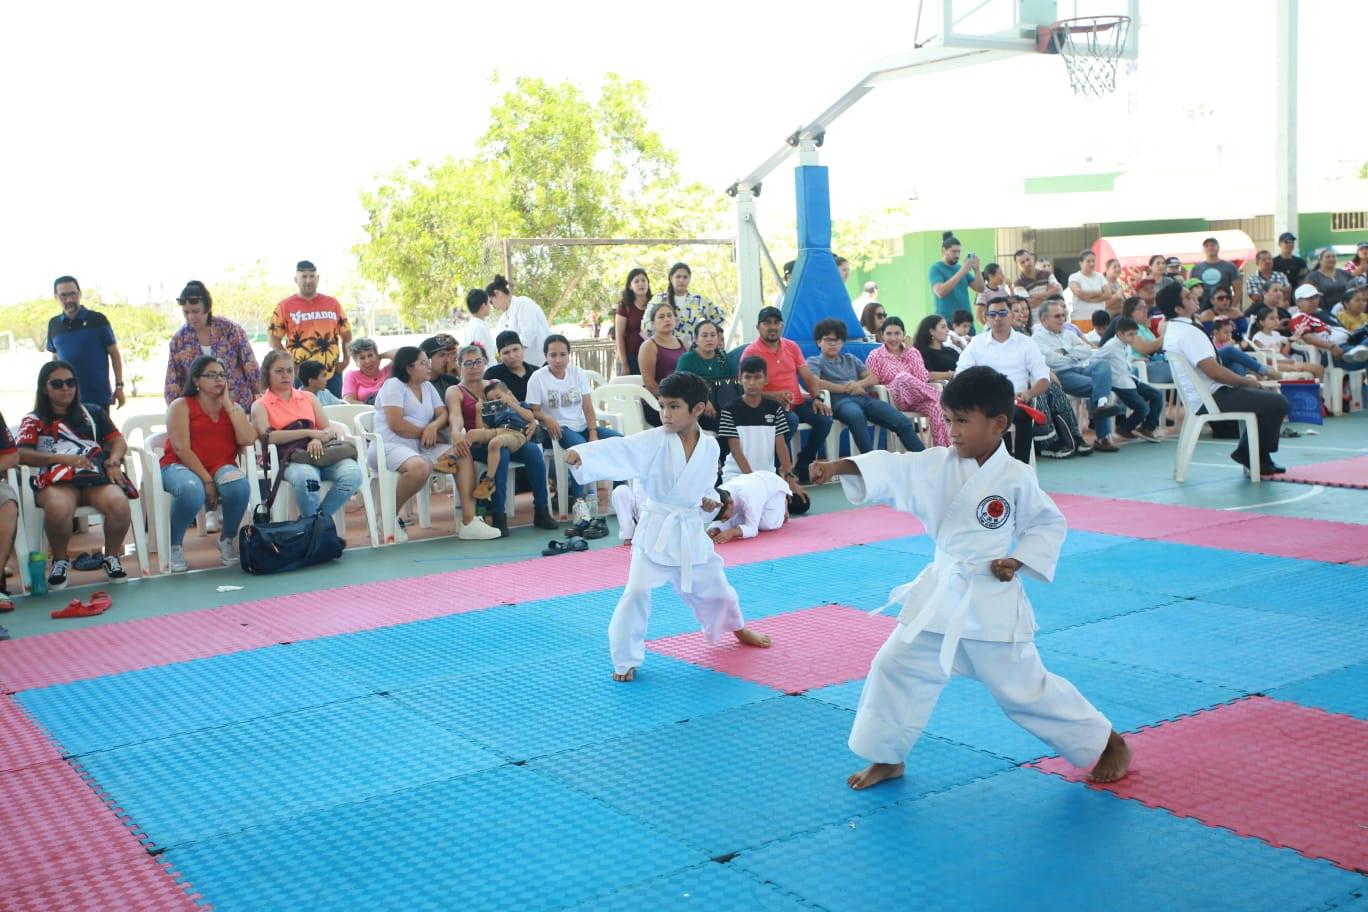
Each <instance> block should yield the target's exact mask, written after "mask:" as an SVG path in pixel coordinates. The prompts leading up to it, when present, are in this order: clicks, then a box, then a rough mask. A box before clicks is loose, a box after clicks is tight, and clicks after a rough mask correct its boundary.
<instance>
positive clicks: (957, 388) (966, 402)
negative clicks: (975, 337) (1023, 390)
mask: <svg viewBox="0 0 1368 912" xmlns="http://www.w3.org/2000/svg"><path fill="white" fill-rule="evenodd" d="M941 407H942V408H945V409H951V410H954V411H957V412H982V413H983V415H984V417H986V418H996V417H998V416H999V415H1008V416H1010V415H1011V414H1012V409H1013V408H1015V407H1016V391H1015V390H1014V389H1013V388H1012V381H1011V380H1008V379H1007V378H1006V377H1004V376H1003V375H1002V374H999V373H998V372H997V371H995V370H993V369H992V368H991V367H988V366H987V365H979V366H977V367H970V368H966V369H965V370H962V371H960V372H959V373H957V374H955V378H954V379H953V380H951V381H950V382H949V383H947V384H945V389H943V390H941Z"/></svg>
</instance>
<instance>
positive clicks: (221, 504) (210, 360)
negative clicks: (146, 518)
mask: <svg viewBox="0 0 1368 912" xmlns="http://www.w3.org/2000/svg"><path fill="white" fill-rule="evenodd" d="M306 365H307V366H308V367H313V368H316V369H318V370H320V371H321V370H322V365H320V364H318V362H316V361H306V362H304V364H302V365H300V367H301V368H303V367H305V366H306ZM256 438H257V434H256V429H255V428H253V427H252V421H251V419H250V418H248V417H247V411H246V410H245V409H244V408H243V407H242V406H241V405H239V404H238V403H237V401H236V399H234V397H233V395H232V390H231V389H230V388H229V385H228V371H227V369H226V368H225V367H224V365H223V362H221V361H219V360H218V359H217V358H215V357H214V356H213V355H200V356H199V357H198V358H196V359H195V360H194V362H193V363H192V364H191V365H190V370H189V372H188V374H187V376H186V382H185V388H184V389H183V390H182V391H181V396H180V397H179V398H178V399H176V400H175V401H174V402H172V403H171V407H170V408H169V409H167V411H166V448H165V451H164V453H163V455H162V458H161V477H162V486H163V487H165V488H166V493H167V494H168V495H169V496H170V497H171V541H170V542H167V543H166V544H167V545H168V546H169V549H170V550H169V553H168V555H167V558H168V560H167V562H168V564H169V565H170V568H171V572H172V573H184V572H185V571H186V570H188V569H190V568H189V565H188V564H187V563H186V561H185V548H184V547H183V542H184V541H185V532H186V530H187V529H189V528H190V527H191V526H192V525H194V523H195V517H196V516H198V515H199V511H200V510H202V509H204V508H206V507H207V508H208V509H210V510H218V509H222V511H223V519H222V522H221V525H220V527H219V539H218V550H219V560H220V563H222V564H223V565H224V566H225V567H231V566H233V565H234V564H236V563H237V562H238V550H237V534H238V526H239V525H241V524H242V516H243V514H244V513H246V512H247V501H248V499H249V495H250V494H251V482H249V481H248V480H247V476H246V475H245V474H243V471H242V467H241V466H239V465H238V451H239V449H240V448H242V447H245V446H251V445H252V444H253V443H255V442H256Z"/></svg>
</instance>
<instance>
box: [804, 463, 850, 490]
mask: <svg viewBox="0 0 1368 912" xmlns="http://www.w3.org/2000/svg"><path fill="white" fill-rule="evenodd" d="M859 474H860V467H859V466H857V465H856V464H855V462H854V461H853V460H850V459H837V460H836V461H835V462H814V463H813V464H812V465H811V467H809V469H808V477H809V478H810V479H812V483H813V484H815V485H818V484H822V483H824V482H827V481H830V480H831V479H833V478H835V477H836V476H837V475H859Z"/></svg>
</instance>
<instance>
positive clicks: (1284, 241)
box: [1273, 231, 1310, 288]
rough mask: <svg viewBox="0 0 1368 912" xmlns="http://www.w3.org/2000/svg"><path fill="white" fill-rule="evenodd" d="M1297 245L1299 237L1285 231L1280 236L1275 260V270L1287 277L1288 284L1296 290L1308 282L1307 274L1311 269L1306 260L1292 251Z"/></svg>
mask: <svg viewBox="0 0 1368 912" xmlns="http://www.w3.org/2000/svg"><path fill="white" fill-rule="evenodd" d="M1296 243H1297V236H1296V235H1295V234H1293V233H1292V232H1290V231H1284V232H1283V233H1282V234H1280V235H1278V255H1277V256H1275V257H1274V258H1273V268H1274V269H1276V270H1277V271H1278V272H1281V273H1282V274H1283V275H1284V276H1286V277H1287V284H1288V285H1291V286H1292V287H1293V288H1296V287H1297V286H1298V285H1300V284H1301V283H1302V282H1305V281H1306V274H1307V272H1309V271H1310V267H1308V266H1307V265H1306V260H1303V259H1302V258H1301V257H1299V256H1297V255H1296V254H1295V253H1293V252H1292V251H1293V250H1294V248H1295V245H1296Z"/></svg>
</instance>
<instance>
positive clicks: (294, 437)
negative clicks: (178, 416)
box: [252, 349, 361, 519]
mask: <svg viewBox="0 0 1368 912" xmlns="http://www.w3.org/2000/svg"><path fill="white" fill-rule="evenodd" d="M294 383H295V362H294V359H293V358H292V357H291V355H290V353H289V352H285V351H281V350H279V349H276V350H275V351H269V352H267V353H266V357H265V358H264V359H262V362H261V385H262V386H263V387H265V388H266V391H265V392H264V393H262V394H261V397H260V398H259V399H257V401H256V402H254V403H253V404H252V425H253V426H254V427H255V428H256V431H257V434H258V435H259V436H261V437H265V439H266V442H267V443H274V444H276V445H277V446H279V445H280V444H285V443H296V442H298V441H300V440H306V441H308V443H307V444H306V446H307V448H308V452H309V453H310V454H311V455H313V456H321V455H323V444H325V443H327V442H328V441H330V440H336V439H338V434H337V431H335V430H333V429H332V427H331V426H329V424H328V417H327V415H325V414H323V406H322V405H320V404H319V402H318V400H317V399H315V398H314V397H313V395H312V394H311V393H306V392H304V390H302V389H295V385H294ZM281 468H282V467H280V466H277V467H276V471H280V470H281ZM283 468H284V471H285V480H286V481H288V482H289V483H290V489H291V490H292V491H293V492H294V499H295V506H296V507H298V508H299V515H300V516H313V515H314V514H315V513H318V512H319V511H322V513H323V515H324V516H326V517H328V518H329V519H333V518H334V515H335V514H336V513H337V511H338V510H340V509H342V506H343V505H344V504H345V503H346V502H347V499H348V498H350V497H351V496H352V495H353V494H355V493H356V492H357V490H358V489H359V488H360V487H361V466H360V465H358V464H357V462H356V460H355V459H343V460H341V461H339V462H335V463H333V464H332V465H330V466H324V467H323V468H317V467H315V466H312V465H309V464H308V463H306V462H291V463H289V464H288V465H286V466H284V467H283ZM325 481H327V482H331V483H332V487H331V488H329V490H328V494H327V496H326V497H322V496H320V495H321V492H322V490H323V482H325Z"/></svg>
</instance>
